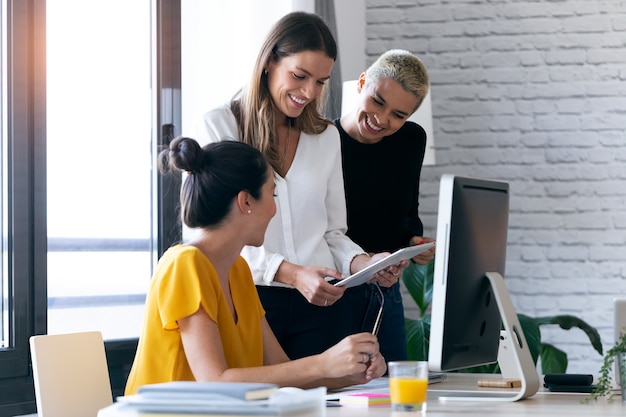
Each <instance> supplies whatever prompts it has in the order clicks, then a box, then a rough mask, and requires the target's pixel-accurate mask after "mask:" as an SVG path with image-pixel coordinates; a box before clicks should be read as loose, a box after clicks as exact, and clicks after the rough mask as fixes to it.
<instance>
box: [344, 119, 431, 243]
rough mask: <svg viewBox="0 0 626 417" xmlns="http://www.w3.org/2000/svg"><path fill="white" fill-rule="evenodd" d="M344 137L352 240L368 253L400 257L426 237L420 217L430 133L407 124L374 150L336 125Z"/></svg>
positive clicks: (375, 144) (345, 176)
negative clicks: (414, 240) (415, 241)
mask: <svg viewBox="0 0 626 417" xmlns="http://www.w3.org/2000/svg"><path fill="white" fill-rule="evenodd" d="M334 122H335V125H336V126H337V129H339V135H340V137H341V158H342V163H343V176H344V186H345V192H346V207H347V213H348V233H347V235H348V236H349V237H350V238H351V239H352V240H353V241H354V242H356V243H357V244H358V245H360V246H361V247H362V248H363V249H365V250H366V251H368V252H383V251H387V252H394V251H396V250H398V249H400V248H403V247H405V246H408V245H409V239H410V238H411V237H413V236H422V234H423V233H424V227H423V225H422V221H421V220H420V218H419V215H418V210H417V208H418V198H419V181H420V171H421V169H422V163H423V161H424V153H425V152H426V132H425V131H424V129H423V128H422V127H421V126H420V125H418V124H416V123H413V122H406V123H405V124H404V125H403V126H402V127H401V128H400V129H399V130H398V131H397V132H396V133H394V134H393V135H391V136H386V137H384V138H383V139H382V140H381V141H380V142H378V143H374V144H364V143H361V142H359V141H357V140H355V139H353V138H352V137H350V136H349V135H348V133H346V131H345V130H344V129H343V128H342V127H341V125H340V123H339V119H335V121H334Z"/></svg>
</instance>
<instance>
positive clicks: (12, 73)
mask: <svg viewBox="0 0 626 417" xmlns="http://www.w3.org/2000/svg"><path fill="white" fill-rule="evenodd" d="M0 4H1V5H2V8H1V9H0V10H1V20H0V29H1V31H0V39H1V40H2V42H1V43H0V45H1V51H2V54H1V66H0V72H1V75H2V76H1V78H0V79H1V80H2V81H1V85H0V96H1V97H2V101H1V102H0V103H1V104H0V109H1V114H2V120H1V121H0V127H1V128H2V129H1V130H0V132H1V136H0V144H1V146H0V152H1V155H0V168H1V169H0V196H1V198H2V205H1V206H0V213H1V216H0V231H2V241H1V242H2V243H1V245H2V258H1V260H0V265H1V268H0V273H1V274H0V314H1V315H2V316H1V319H2V320H1V321H0V336H1V339H0V417H4V416H13V415H19V414H28V413H33V412H34V411H35V405H34V392H33V385H32V378H31V376H30V369H29V349H28V338H29V336H30V335H33V334H41V333H47V332H50V333H59V332H69V331H80V330H85V329H87V328H88V329H96V330H101V331H102V332H103V334H104V336H105V339H106V340H105V343H106V344H107V354H108V353H109V352H110V351H113V352H118V351H120V350H121V349H120V348H118V346H122V347H123V348H126V347H127V346H132V343H129V342H127V341H126V340H127V339H122V340H120V338H127V337H132V336H135V337H136V336H137V335H138V332H139V328H140V325H139V323H140V320H141V314H142V311H143V308H142V307H143V298H144V297H145V290H146V288H147V285H148V284H149V280H150V276H151V273H152V267H153V265H154V262H155V261H156V259H157V258H158V256H159V255H160V253H161V252H162V249H163V248H165V247H168V246H170V245H171V244H172V243H173V242H174V241H176V240H178V239H179V236H180V230H177V228H176V221H175V220H176V219H175V218H174V216H173V215H172V213H174V212H175V207H176V204H177V202H178V189H177V188H176V187H177V184H176V182H173V183H167V182H165V181H162V180H160V179H159V178H158V176H157V175H156V173H155V171H156V170H155V169H154V163H155V161H156V157H155V153H156V151H157V149H158V148H159V145H160V143H161V142H162V141H164V140H166V139H167V138H168V137H170V136H172V135H176V134H180V122H179V120H180V104H179V101H180V81H179V79H180V77H179V75H178V74H179V72H180V70H179V68H180V58H179V56H180V40H179V39H180V36H179V33H180V2H179V0H136V1H132V2H128V1H124V0H112V1H111V0H107V1H100V2H97V1H89V2H84V1H81V0H47V1H46V0H29V1H22V0H0ZM97 35H99V36H97ZM162 126H166V127H167V128H164V127H162ZM161 230H164V232H161ZM131 316H132V317H131ZM111 346H113V348H111ZM115 377H116V376H115V374H111V378H112V380H113V379H114V378H115ZM112 382H113V381H112ZM114 393H115V388H114Z"/></svg>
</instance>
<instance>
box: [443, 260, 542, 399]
mask: <svg viewBox="0 0 626 417" xmlns="http://www.w3.org/2000/svg"><path fill="white" fill-rule="evenodd" d="M485 276H486V277H487V278H488V279H489V282H490V283H491V288H492V290H493V293H494V295H495V298H496V301H497V303H498V310H500V317H501V319H502V324H503V325H504V331H505V332H506V333H503V335H508V336H509V339H510V340H509V347H510V349H508V351H509V355H510V359H512V360H511V361H510V362H509V365H511V366H509V369H511V373H514V374H515V378H517V379H519V380H520V381H521V388H520V389H519V391H509V390H508V389H507V390H506V391H503V392H493V391H488V392H485V391H475V392H458V393H454V392H453V393H446V394H445V395H443V396H441V397H439V400H440V401H501V402H505V401H517V400H521V399H524V398H527V397H530V396H532V395H535V393H536V392H537V390H538V389H539V384H540V383H539V374H538V373H537V368H536V366H535V363H534V362H533V358H532V356H531V355H530V350H528V345H527V344H526V337H525V336H524V332H523V331H522V326H521V325H520V323H519V320H518V318H517V313H516V312H515V308H514V307H513V303H512V302H511V296H510V295H509V291H508V290H507V289H506V286H505V285H504V279H503V278H502V275H500V274H499V273H497V272H487V273H486V274H485ZM509 376H511V375H507V377H509Z"/></svg>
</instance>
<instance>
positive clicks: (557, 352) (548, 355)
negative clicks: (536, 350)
mask: <svg viewBox="0 0 626 417" xmlns="http://www.w3.org/2000/svg"><path fill="white" fill-rule="evenodd" d="M566 371H567V353H565V352H563V351H562V350H561V349H558V348H556V347H554V346H552V345H551V344H548V343H542V344H541V372H542V373H543V374H544V375H545V374H564V373H565V372H566Z"/></svg>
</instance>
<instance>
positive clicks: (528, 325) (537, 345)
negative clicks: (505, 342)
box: [517, 314, 541, 365]
mask: <svg viewBox="0 0 626 417" xmlns="http://www.w3.org/2000/svg"><path fill="white" fill-rule="evenodd" d="M517 319H518V320H519V323H520V325H521V326H522V331H523V332H524V338H526V343H527V344H528V350H529V351H530V356H532V358H533V362H534V363H535V365H536V364H537V361H538V358H539V354H540V352H541V330H540V329H539V325H538V324H537V323H536V322H535V320H534V319H533V318H532V317H529V316H527V315H525V314H518V315H517Z"/></svg>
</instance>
